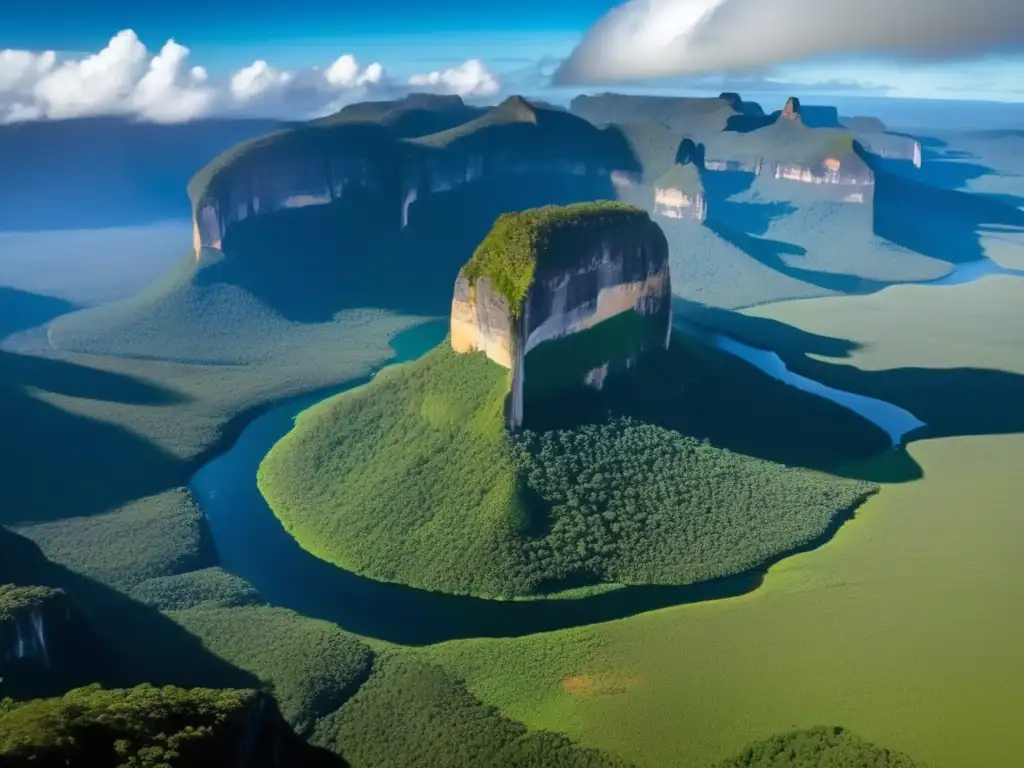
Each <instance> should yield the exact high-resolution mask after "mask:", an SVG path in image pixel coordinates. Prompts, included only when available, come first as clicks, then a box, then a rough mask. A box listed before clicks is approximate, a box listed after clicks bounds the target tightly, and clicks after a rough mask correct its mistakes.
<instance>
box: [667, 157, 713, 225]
mask: <svg viewBox="0 0 1024 768" xmlns="http://www.w3.org/2000/svg"><path fill="white" fill-rule="evenodd" d="M654 213H655V214H656V215H658V216H664V217H665V218H669V219H686V220H692V221H704V220H705V219H706V218H707V213H708V207H707V200H706V198H705V196H704V186H703V184H702V183H701V179H700V169H699V168H698V167H697V166H696V165H694V164H693V163H686V164H682V163H677V164H676V165H674V166H673V167H672V168H670V169H669V170H668V171H666V172H665V173H664V174H663V175H662V176H661V177H660V178H659V179H658V180H657V181H656V182H655V183H654Z"/></svg>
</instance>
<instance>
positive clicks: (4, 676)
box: [0, 584, 96, 698]
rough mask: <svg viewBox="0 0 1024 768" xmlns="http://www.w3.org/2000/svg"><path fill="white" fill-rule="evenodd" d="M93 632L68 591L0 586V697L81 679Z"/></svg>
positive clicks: (65, 685)
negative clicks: (68, 594) (71, 600)
mask: <svg viewBox="0 0 1024 768" xmlns="http://www.w3.org/2000/svg"><path fill="white" fill-rule="evenodd" d="M91 643H92V636H91V632H90V631H89V627H88V626H87V624H86V622H85V619H84V617H83V616H82V615H81V614H80V613H79V612H78V611H77V610H76V609H75V608H74V606H73V605H72V604H71V602H70V600H68V598H67V596H66V595H65V594H64V593H63V592H62V591H61V590H58V589H50V588H48V587H21V586H13V585H10V584H4V585H0V698H2V697H3V696H11V697H14V698H26V697H32V696H40V695H48V694H51V693H54V692H57V691H60V690H66V689H67V688H68V687H73V686H74V685H76V684H82V683H84V682H85V680H86V679H87V676H88V674H90V673H91V674H95V673H96V670H95V669H93V670H89V669H87V668H86V667H88V666H89V661H90V660H91V658H92V656H91V654H92V651H93V648H92V645H91Z"/></svg>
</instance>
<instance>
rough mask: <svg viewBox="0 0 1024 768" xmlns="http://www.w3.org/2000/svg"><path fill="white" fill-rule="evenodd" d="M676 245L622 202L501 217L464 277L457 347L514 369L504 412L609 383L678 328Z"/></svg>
mask: <svg viewBox="0 0 1024 768" xmlns="http://www.w3.org/2000/svg"><path fill="white" fill-rule="evenodd" d="M671 305H672V288H671V282H670V279H669V266H668V243H667V242H666V240H665V235H664V233H663V232H662V231H661V228H660V227H659V226H658V225H657V224H655V223H654V222H653V221H651V219H650V217H649V216H648V214H647V213H646V212H645V211H643V210H641V209H639V208H635V207H633V206H629V205H625V204H623V203H616V202H598V203H579V204H575V205H569V206H546V207H544V208H534V209H530V210H527V211H522V212H519V213H508V214H503V215H501V216H500V217H498V219H497V221H496V222H495V224H494V227H493V229H492V230H491V232H490V234H488V236H487V237H486V238H485V239H484V240H483V242H482V243H481V244H480V246H479V247H478V248H477V249H476V252H475V253H474V254H473V257H472V258H471V259H470V260H469V262H467V263H466V265H465V266H464V267H463V268H462V270H461V271H460V273H459V276H458V278H457V279H456V281H455V292H454V297H453V299H452V314H451V345H452V348H453V349H454V350H455V351H456V352H460V353H469V352H475V351H482V352H484V353H485V354H486V355H487V357H489V358H490V359H491V360H493V361H494V362H496V363H498V364H499V365H502V366H504V367H506V368H509V369H510V370H511V372H512V375H511V387H510V392H509V396H508V400H507V406H506V414H507V419H508V424H509V426H510V428H511V429H513V430H514V429H517V428H518V427H520V426H522V424H523V418H524V411H525V410H527V408H528V406H529V403H531V402H536V401H539V400H541V399H545V398H549V397H552V396H556V395H559V394H562V393H564V392H566V391H569V390H572V389H574V388H576V387H593V388H596V389H600V388H601V387H602V386H603V384H604V381H605V379H606V378H607V377H608V376H613V375H615V374H617V373H620V372H622V371H624V370H626V369H628V368H630V367H631V366H633V365H634V364H635V363H636V361H637V359H638V358H639V357H640V356H641V355H642V354H644V353H645V352H648V351H651V350H655V349H664V348H665V347H666V346H667V344H668V339H669V332H670V330H671V322H672V316H671V311H672V309H671Z"/></svg>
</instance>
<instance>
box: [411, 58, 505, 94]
mask: <svg viewBox="0 0 1024 768" xmlns="http://www.w3.org/2000/svg"><path fill="white" fill-rule="evenodd" d="M409 85H415V86H421V87H422V86H427V87H433V88H437V87H440V88H441V89H443V90H446V91H448V92H449V93H456V94H458V95H459V96H493V95H494V94H496V93H497V92H498V91H499V90H501V81H500V80H499V79H498V76H497V75H495V74H494V73H493V72H491V71H490V70H488V69H487V67H485V66H484V63H483V62H482V61H480V59H469V60H467V61H464V62H463V63H462V64H460V65H459V66H457V67H451V68H450V69H444V70H434V71H433V72H427V73H424V74H419V75H413V76H412V77H410V78H409Z"/></svg>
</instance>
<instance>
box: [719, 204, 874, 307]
mask: <svg viewBox="0 0 1024 768" xmlns="http://www.w3.org/2000/svg"><path fill="white" fill-rule="evenodd" d="M705 226H707V228H708V229H710V230H711V231H712V232H714V233H715V234H716V235H718V236H719V237H720V238H722V239H723V240H725V241H726V242H727V243H729V244H730V245H733V246H735V247H736V248H738V249H739V250H741V251H743V252H744V253H745V254H747V255H748V256H750V257H751V258H752V259H754V260H755V261H756V262H758V263H759V264H762V265H763V266H765V267H768V268H769V269H771V270H773V271H775V272H778V273H779V274H782V275H785V276H786V277H791V278H793V279H794V280H799V281H800V282H803V283H806V284H808V285H813V286H816V287H818V288H822V289H824V290H827V291H834V292H836V293H842V294H851V295H852V294H864V293H874V292H875V291H880V290H881V289H883V288H885V287H887V286H889V285H892V283H889V282H885V281H882V280H872V279H870V278H866V277H860V276H859V275H851V274H846V273H842V272H823V271H820V270H815V269H805V268H804V267H794V266H792V265H791V264H788V263H787V262H786V261H785V259H784V258H783V257H785V256H806V255H807V249H806V248H804V247H803V246H801V245H797V244H796V243H790V242H787V241H785V240H774V239H772V238H768V237H755V236H753V235H749V234H747V233H745V232H739V231H736V230H734V229H732V228H730V227H727V226H723V225H721V224H718V223H715V222H710V223H708V222H705Z"/></svg>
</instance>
